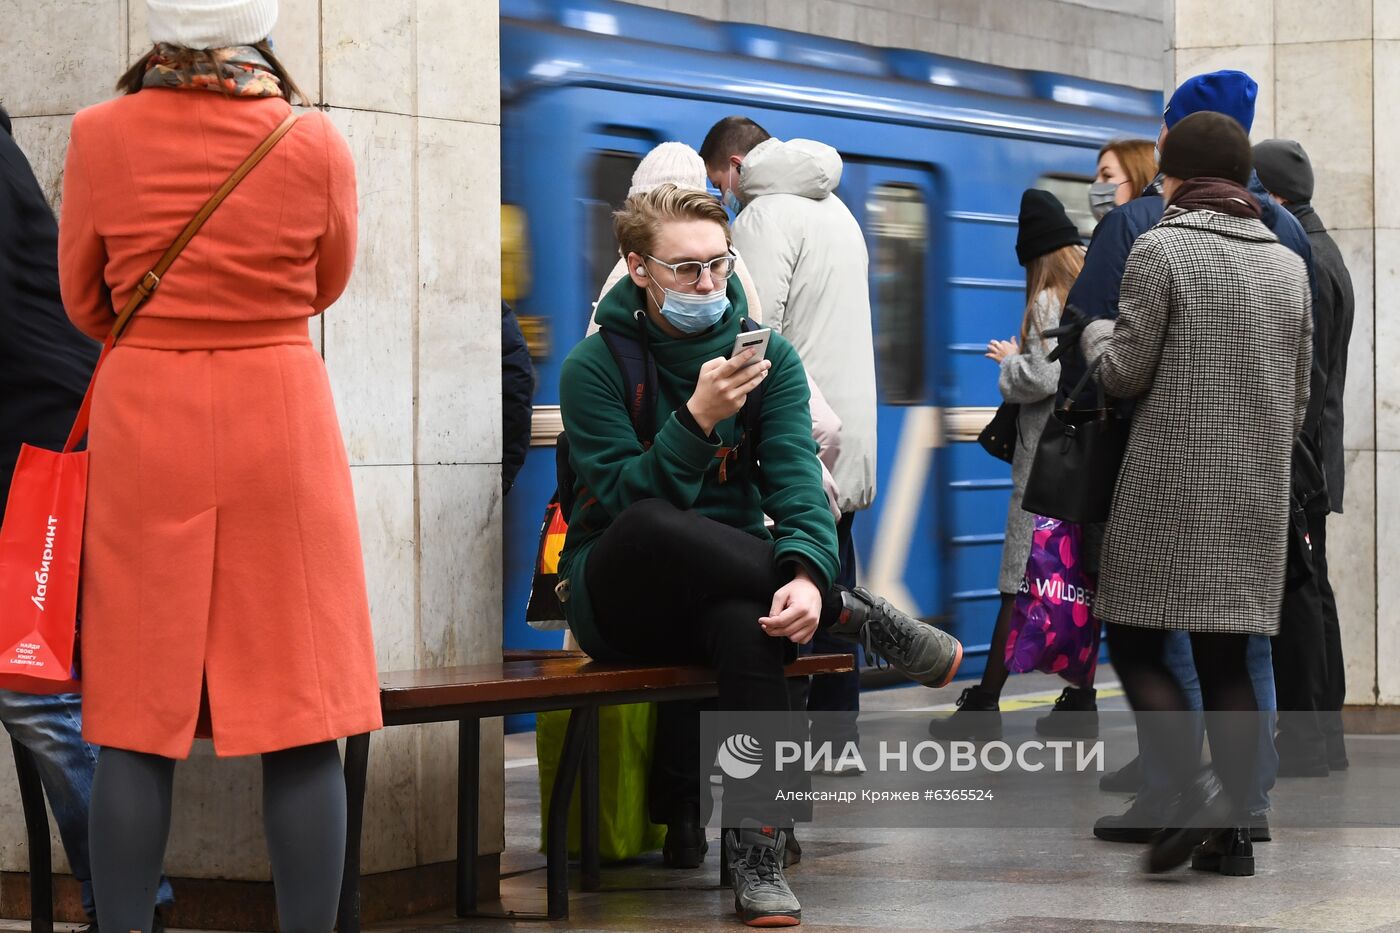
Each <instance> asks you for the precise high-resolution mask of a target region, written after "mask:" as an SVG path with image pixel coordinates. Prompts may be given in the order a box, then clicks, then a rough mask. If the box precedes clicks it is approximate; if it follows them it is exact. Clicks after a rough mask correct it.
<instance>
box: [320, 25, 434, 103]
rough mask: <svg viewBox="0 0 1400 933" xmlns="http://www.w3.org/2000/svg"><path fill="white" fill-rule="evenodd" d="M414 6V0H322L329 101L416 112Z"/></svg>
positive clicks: (323, 64)
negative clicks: (366, 1) (373, 0)
mask: <svg viewBox="0 0 1400 933" xmlns="http://www.w3.org/2000/svg"><path fill="white" fill-rule="evenodd" d="M414 5H415V3H414V0H379V2H377V3H365V2H363V0H321V56H322V58H321V67H322V81H323V84H322V88H323V89H324V90H323V97H324V101H325V103H327V104H329V105H331V106H332V107H347V108H353V109H356V110H379V111H384V112H386V113H414V112H416V111H415V106H414V105H415V98H414V95H415V91H416V85H417V80H418V76H417V74H416V73H415V69H414V67H413V61H414V59H413V54H414Z"/></svg>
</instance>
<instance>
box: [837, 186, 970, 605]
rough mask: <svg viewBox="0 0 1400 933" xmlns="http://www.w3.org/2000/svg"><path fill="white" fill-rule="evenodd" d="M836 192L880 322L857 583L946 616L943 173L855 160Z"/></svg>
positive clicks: (876, 321) (859, 521) (877, 325)
mask: <svg viewBox="0 0 1400 933" xmlns="http://www.w3.org/2000/svg"><path fill="white" fill-rule="evenodd" d="M838 193H839V194H840V195H841V196H842V199H843V200H845V202H846V204H847V205H848V206H849V207H850V208H851V211H852V212H853V213H854V214H855V215H856V219H857V220H858V221H859V222H860V225H861V229H862V230H864V231H865V237H866V244H867V248H868V250H869V253H870V304H871V313H872V316H873V319H874V321H873V323H874V328H875V365H876V380H877V393H878V394H877V399H878V431H879V463H878V468H877V471H876V482H877V484H878V485H877V490H876V496H875V503H874V505H873V506H872V507H871V508H870V509H869V510H868V511H867V512H866V513H864V514H862V515H860V516H858V517H857V518H856V522H855V525H854V529H853V531H854V537H855V543H856V551H857V555H858V559H859V564H860V579H861V582H862V583H863V584H864V585H866V586H868V587H869V588H870V589H871V590H872V591H874V592H876V593H879V594H880V595H882V596H885V597H887V598H888V599H890V600H891V601H893V602H894V603H895V604H896V605H899V606H900V607H901V608H904V609H905V610H907V611H908V612H910V613H911V614H913V615H917V616H920V617H922V618H925V619H930V620H942V619H943V618H944V617H945V616H946V615H947V612H948V607H947V605H946V599H945V592H946V590H945V586H944V575H945V561H944V555H943V537H944V535H943V522H942V516H943V508H942V503H941V502H940V494H939V490H940V488H941V485H940V482H939V477H940V472H941V465H940V461H941V457H940V455H939V449H940V448H941V447H942V445H943V438H942V435H943V432H942V423H941V422H942V419H941V414H940V407H939V405H940V398H939V395H940V392H939V384H940V377H941V370H942V366H941V363H940V361H939V358H938V354H937V347H938V346H939V341H938V339H937V334H936V333H935V329H936V317H935V316H934V314H933V313H932V308H933V305H934V300H933V298H934V294H935V291H934V289H933V285H934V283H935V282H936V281H937V279H936V277H935V275H934V264H935V250H934V243H933V239H932V231H933V224H932V218H933V217H934V216H935V213H934V205H935V203H936V199H937V188H936V179H935V177H934V175H933V173H932V172H930V171H928V170H926V169H919V168H914V167H910V166H901V165H891V164H885V163H879V162H870V161H860V160H856V159H850V160H848V161H847V162H846V168H845V171H844V173H843V177H842V180H841V187H840V189H839V192H838Z"/></svg>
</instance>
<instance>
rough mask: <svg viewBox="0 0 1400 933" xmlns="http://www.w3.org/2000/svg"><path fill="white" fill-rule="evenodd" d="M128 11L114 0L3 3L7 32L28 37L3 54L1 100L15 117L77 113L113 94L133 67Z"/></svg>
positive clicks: (0, 11)
mask: <svg viewBox="0 0 1400 933" xmlns="http://www.w3.org/2000/svg"><path fill="white" fill-rule="evenodd" d="M124 13H125V11H124V9H123V6H122V4H120V3H116V2H112V0H67V2H64V3H42V2H38V0H22V2H14V0H11V2H7V3H5V4H3V6H0V31H3V33H2V34H3V35H5V36H6V37H10V36H14V37H26V38H25V39H24V40H23V41H20V42H15V43H12V44H10V45H9V46H8V47H7V52H6V54H5V55H0V99H3V101H4V103H5V109H6V110H7V111H9V113H10V114H11V116H16V117H24V116H43V115H51V114H62V113H69V114H71V113H74V112H76V111H77V110H78V109H79V108H80V107H86V106H87V105H88V104H95V103H97V102H98V101H100V100H106V99H107V98H108V97H110V96H111V94H112V85H113V84H114V83H115V82H116V80H117V77H118V76H119V75H120V74H121V73H122V72H123V71H125V70H126V67H127V62H126V21H125V18H124ZM34 37H42V40H43V41H33V38H34Z"/></svg>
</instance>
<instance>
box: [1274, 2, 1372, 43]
mask: <svg viewBox="0 0 1400 933" xmlns="http://www.w3.org/2000/svg"><path fill="white" fill-rule="evenodd" d="M1373 3H1374V4H1375V5H1376V6H1385V5H1388V4H1392V0H1327V2H1326V4H1321V3H1318V2H1317V0H1274V30H1275V31H1274V41H1275V42H1277V43H1280V44H1282V43H1288V42H1333V41H1337V40H1342V39H1370V38H1371V35H1372V22H1371V7H1372V4H1373Z"/></svg>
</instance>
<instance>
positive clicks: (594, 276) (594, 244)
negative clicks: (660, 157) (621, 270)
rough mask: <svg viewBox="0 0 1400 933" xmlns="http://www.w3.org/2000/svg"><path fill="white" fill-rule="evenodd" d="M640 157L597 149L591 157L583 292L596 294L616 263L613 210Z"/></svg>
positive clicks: (619, 203)
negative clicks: (585, 284)
mask: <svg viewBox="0 0 1400 933" xmlns="http://www.w3.org/2000/svg"><path fill="white" fill-rule="evenodd" d="M641 161H642V157H641V156H638V155H633V154H632V153H630V152H600V153H598V154H597V155H596V156H594V158H593V167H592V171H591V172H590V177H589V188H588V200H587V202H586V204H587V208H586V210H587V223H588V236H587V238H586V239H585V240H584V243H585V244H587V245H586V246H585V250H586V261H587V267H586V273H587V275H588V282H587V288H586V289H585V290H584V291H585V294H589V295H596V294H597V292H598V289H600V288H602V287H603V283H604V282H606V281H607V280H608V273H610V272H612V270H613V266H615V265H617V237H616V236H614V235H613V221H612V215H613V211H615V210H617V209H618V208H620V207H622V202H624V201H626V200H627V190H628V189H629V188H631V187H632V173H633V172H634V171H636V170H637V163H639V162H641ZM590 300H591V299H590Z"/></svg>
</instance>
